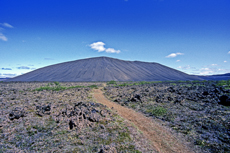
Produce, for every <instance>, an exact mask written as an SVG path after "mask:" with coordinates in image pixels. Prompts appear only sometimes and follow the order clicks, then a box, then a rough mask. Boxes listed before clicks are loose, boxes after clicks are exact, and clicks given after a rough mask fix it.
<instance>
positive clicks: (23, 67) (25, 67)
mask: <svg viewBox="0 0 230 153" xmlns="http://www.w3.org/2000/svg"><path fill="white" fill-rule="evenodd" d="M17 69H30V67H28V66H20V67H17Z"/></svg>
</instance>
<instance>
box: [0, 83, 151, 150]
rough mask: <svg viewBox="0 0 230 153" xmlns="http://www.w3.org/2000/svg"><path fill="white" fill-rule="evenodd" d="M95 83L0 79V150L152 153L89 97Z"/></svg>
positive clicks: (126, 126)
mask: <svg viewBox="0 0 230 153" xmlns="http://www.w3.org/2000/svg"><path fill="white" fill-rule="evenodd" d="M92 85H93V86H92ZM77 86H78V88H77ZM79 86H82V87H79ZM83 86H84V87H83ZM100 86H102V84H101V83H58V82H55V83H49V84H48V83H0V152H100V153H106V152H111V153H112V152H113V153H114V152H136V153H138V152H153V150H151V146H150V144H149V142H148V140H146V138H144V137H143V135H142V133H141V132H140V131H138V129H136V128H135V127H134V126H132V125H129V124H128V123H127V122H126V121H124V119H122V118H121V117H119V116H118V115H117V114H116V113H115V112H114V111H113V110H110V109H108V107H106V106H104V105H102V104H99V103H96V102H95V101H94V99H93V96H92V87H94V88H97V87H100ZM41 87H42V88H41ZM46 87H49V88H46ZM44 89H47V90H44ZM111 90H112V89H111ZM108 91H109V90H108Z"/></svg>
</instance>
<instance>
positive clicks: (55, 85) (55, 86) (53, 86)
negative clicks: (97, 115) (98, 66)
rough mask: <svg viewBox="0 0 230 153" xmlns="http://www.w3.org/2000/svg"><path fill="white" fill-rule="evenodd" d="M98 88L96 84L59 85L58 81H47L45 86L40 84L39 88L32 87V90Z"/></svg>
mask: <svg viewBox="0 0 230 153" xmlns="http://www.w3.org/2000/svg"><path fill="white" fill-rule="evenodd" d="M87 87H88V88H98V86H97V85H89V86H71V87H64V86H61V84H60V83H59V82H56V81H55V82H53V83H48V84H47V85H46V86H41V87H39V88H36V89H34V91H43V90H52V91H60V90H67V89H73V88H87Z"/></svg>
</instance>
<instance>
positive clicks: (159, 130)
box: [94, 89, 193, 153]
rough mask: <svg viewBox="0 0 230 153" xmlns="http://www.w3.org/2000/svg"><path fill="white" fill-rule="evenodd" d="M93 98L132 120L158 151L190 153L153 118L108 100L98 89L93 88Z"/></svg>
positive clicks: (164, 152) (161, 152) (163, 152)
mask: <svg viewBox="0 0 230 153" xmlns="http://www.w3.org/2000/svg"><path fill="white" fill-rule="evenodd" d="M94 98H95V99H96V100H97V102H99V103H101V104H104V105H106V106H108V107H109V108H113V109H114V110H116V111H117V113H118V114H119V115H120V116H121V117H123V118H125V119H126V120H128V121H129V122H132V123H133V124H134V125H135V126H136V127H137V128H138V129H139V130H140V131H142V132H143V134H144V136H145V137H146V138H147V139H149V140H150V141H151V142H152V145H153V147H154V148H155V149H156V150H157V151H158V152H160V153H173V152H174V153H192V152H193V151H191V149H189V148H188V147H187V146H185V145H184V144H183V143H182V142H181V141H180V140H179V139H178V138H176V137H175V136H173V135H172V134H171V133H170V132H169V131H167V130H166V129H165V128H164V127H162V126H161V125H159V124H158V123H156V122H155V121H154V120H152V119H150V118H147V117H145V116H144V115H143V114H141V113H138V112H135V111H134V110H132V109H129V108H126V107H123V106H121V105H118V104H116V103H114V102H111V101H109V100H108V99H106V98H105V96H104V95H103V92H102V91H101V90H100V89H94Z"/></svg>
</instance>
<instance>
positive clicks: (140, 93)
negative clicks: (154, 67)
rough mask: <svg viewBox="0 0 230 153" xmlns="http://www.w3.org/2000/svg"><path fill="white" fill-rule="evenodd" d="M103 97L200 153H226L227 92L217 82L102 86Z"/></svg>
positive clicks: (229, 128)
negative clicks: (158, 123)
mask: <svg viewBox="0 0 230 153" xmlns="http://www.w3.org/2000/svg"><path fill="white" fill-rule="evenodd" d="M104 91H105V96H106V97H107V98H108V99H110V100H111V101H114V102H116V103H119V104H121V105H122V106H126V107H129V108H132V109H134V110H136V111H138V112H141V113H143V114H145V115H146V116H148V117H152V118H155V119H159V120H161V121H162V122H163V123H164V125H165V126H167V127H168V128H170V129H172V131H174V132H175V133H177V134H178V135H182V137H184V138H185V139H186V140H187V141H189V142H191V144H193V145H195V147H197V148H198V149H199V148H200V149H201V152H218V153H219V152H230V143H229V142H230V90H229V86H226V85H224V86H222V85H220V84H219V83H218V82H213V81H212V82H206V81H202V82H201V81H198V82H195V81H194V82H189V81H187V82H163V83H162V82H159V83H151V84H142V85H140V84H135V83H133V84H131V85H128V83H124V84H123V85H122V84H119V85H116V84H115V82H112V83H111V85H109V86H107V87H104Z"/></svg>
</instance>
